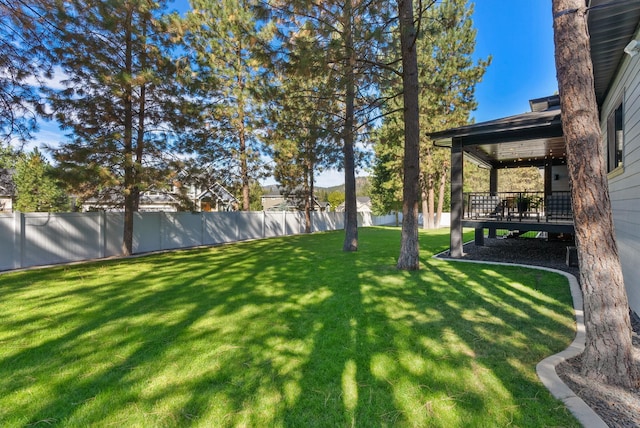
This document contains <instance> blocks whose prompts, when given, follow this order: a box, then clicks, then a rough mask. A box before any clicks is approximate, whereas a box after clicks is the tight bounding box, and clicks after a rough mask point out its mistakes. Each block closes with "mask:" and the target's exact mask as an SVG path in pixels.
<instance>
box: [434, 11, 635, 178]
mask: <svg viewBox="0 0 640 428" xmlns="http://www.w3.org/2000/svg"><path fill="white" fill-rule="evenodd" d="M585 4H586V5H587V6H588V7H589V12H588V14H589V15H588V25H589V34H590V38H591V57H592V61H593V70H594V86H595V91H596V98H597V101H598V105H601V104H602V102H603V101H604V99H605V97H606V95H607V92H608V90H609V86H610V84H611V82H612V80H613V77H614V75H615V73H616V71H617V70H618V67H619V66H620V63H621V61H622V59H623V56H624V47H625V46H626V45H627V44H628V43H629V42H630V41H631V40H632V39H633V37H634V36H635V34H636V32H637V31H638V24H639V23H640V1H639V0H615V1H612V0H585ZM530 105H531V112H527V113H523V114H518V115H515V116H509V117H504V118H500V119H496V120H491V121H488V122H482V123H477V124H473V125H468V126H463V127H460V128H453V129H447V130H444V131H440V132H434V133H431V134H429V136H430V137H431V138H432V139H433V140H435V144H436V146H440V147H449V148H450V147H451V146H452V144H453V140H454V139H455V140H457V141H458V142H460V143H461V145H462V148H463V150H464V152H465V154H466V155H467V156H469V157H471V159H472V160H475V161H476V162H477V163H479V164H481V165H484V166H487V167H491V168H508V167H515V166H543V165H545V164H553V165H557V164H563V163H565V158H566V151H565V143H564V137H563V132H562V123H561V120H560V102H559V98H558V96H557V95H554V96H550V97H544V98H539V99H534V100H531V101H530Z"/></svg>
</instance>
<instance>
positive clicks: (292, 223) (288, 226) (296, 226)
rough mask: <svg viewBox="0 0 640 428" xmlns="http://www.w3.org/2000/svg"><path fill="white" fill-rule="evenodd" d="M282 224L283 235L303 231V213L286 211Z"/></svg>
mask: <svg viewBox="0 0 640 428" xmlns="http://www.w3.org/2000/svg"><path fill="white" fill-rule="evenodd" d="M284 224H285V229H284V234H285V235H297V234H299V233H304V214H303V213H300V212H298V211H286V212H285V220H284Z"/></svg>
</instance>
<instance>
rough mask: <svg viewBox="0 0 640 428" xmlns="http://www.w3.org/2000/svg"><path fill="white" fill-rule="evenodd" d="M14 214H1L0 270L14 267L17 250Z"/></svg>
mask: <svg viewBox="0 0 640 428" xmlns="http://www.w3.org/2000/svg"><path fill="white" fill-rule="evenodd" d="M14 218H15V217H14V216H13V214H0V236H2V239H0V270H7V269H13V268H14V267H15V266H14V258H15V256H16V254H15V252H16V251H19V250H20V249H19V248H14V245H15V241H14V234H15V233H16V230H15V225H14V221H15V220H14Z"/></svg>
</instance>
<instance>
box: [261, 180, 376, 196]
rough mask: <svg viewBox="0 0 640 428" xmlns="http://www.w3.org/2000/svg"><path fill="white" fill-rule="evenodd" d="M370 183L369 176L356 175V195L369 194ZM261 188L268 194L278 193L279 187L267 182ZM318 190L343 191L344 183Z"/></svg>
mask: <svg viewBox="0 0 640 428" xmlns="http://www.w3.org/2000/svg"><path fill="white" fill-rule="evenodd" d="M370 185H371V177H356V194H357V195H358V196H369V187H370ZM262 190H263V192H264V194H268V195H278V194H280V187H279V186H278V185H277V184H269V185H267V186H262ZM320 191H323V192H327V193H331V192H344V184H341V185H339V186H331V187H316V188H315V192H316V193H318V192H320Z"/></svg>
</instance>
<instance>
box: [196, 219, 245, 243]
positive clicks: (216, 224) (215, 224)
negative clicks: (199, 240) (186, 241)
mask: <svg viewBox="0 0 640 428" xmlns="http://www.w3.org/2000/svg"><path fill="white" fill-rule="evenodd" d="M202 215H203V216H204V218H205V224H204V239H203V241H204V244H205V245H214V244H224V243H227V242H233V241H237V239H238V238H237V236H238V226H237V221H236V217H237V213H235V212H209V213H202Z"/></svg>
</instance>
